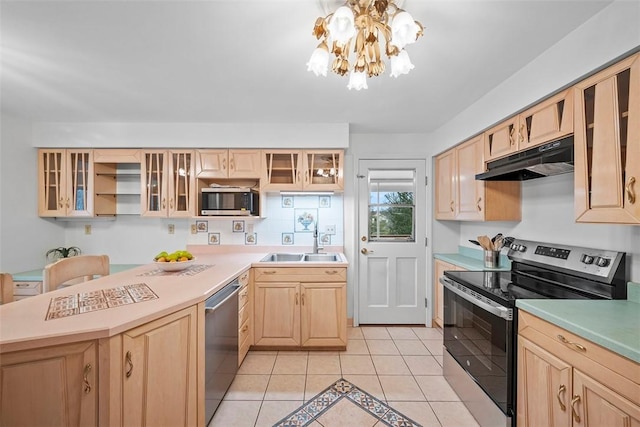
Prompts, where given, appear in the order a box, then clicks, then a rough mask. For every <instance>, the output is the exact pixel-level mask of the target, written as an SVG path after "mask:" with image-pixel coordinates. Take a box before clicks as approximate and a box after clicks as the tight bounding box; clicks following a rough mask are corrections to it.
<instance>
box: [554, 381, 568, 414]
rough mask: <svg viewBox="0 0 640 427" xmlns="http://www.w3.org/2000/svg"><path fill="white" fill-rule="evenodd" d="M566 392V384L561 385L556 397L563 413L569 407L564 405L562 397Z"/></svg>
mask: <svg viewBox="0 0 640 427" xmlns="http://www.w3.org/2000/svg"><path fill="white" fill-rule="evenodd" d="M566 390H567V387H566V386H565V385H564V384H560V387H558V394H557V395H556V397H557V398H558V403H559V404H560V409H562V410H563V411H566V410H567V405H565V404H564V402H563V401H562V398H561V397H560V395H561V394H562V393H564V392H565V391H566Z"/></svg>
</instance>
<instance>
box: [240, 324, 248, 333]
mask: <svg viewBox="0 0 640 427" xmlns="http://www.w3.org/2000/svg"><path fill="white" fill-rule="evenodd" d="M247 329H249V325H244V327H243V328H242V330H241V331H240V332H247Z"/></svg>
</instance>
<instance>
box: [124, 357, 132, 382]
mask: <svg viewBox="0 0 640 427" xmlns="http://www.w3.org/2000/svg"><path fill="white" fill-rule="evenodd" d="M124 361H125V364H126V365H127V371H126V373H125V376H126V377H127V378H129V377H130V376H131V374H132V373H133V362H132V361H131V352H130V351H127V354H126V355H125V358H124Z"/></svg>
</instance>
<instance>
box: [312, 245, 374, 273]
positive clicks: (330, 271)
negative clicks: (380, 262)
mask: <svg viewBox="0 0 640 427" xmlns="http://www.w3.org/2000/svg"><path fill="white" fill-rule="evenodd" d="M369 252H373V251H369ZM324 273H325V274H338V270H325V271H324Z"/></svg>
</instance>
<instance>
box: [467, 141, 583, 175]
mask: <svg viewBox="0 0 640 427" xmlns="http://www.w3.org/2000/svg"><path fill="white" fill-rule="evenodd" d="M569 172H573V135H571V136H568V137H566V138H563V139H559V140H557V141H554V142H550V143H548V144H544V145H540V146H538V147H534V148H530V149H528V150H525V151H521V152H519V153H515V154H512V155H510V156H508V157H504V158H502V159H498V160H494V161H492V162H489V163H487V171H486V172H484V173H481V174H478V175H476V179H477V180H483V181H524V180H527V179H534V178H543V177H545V176H551V175H560V174H563V173H569Z"/></svg>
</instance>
